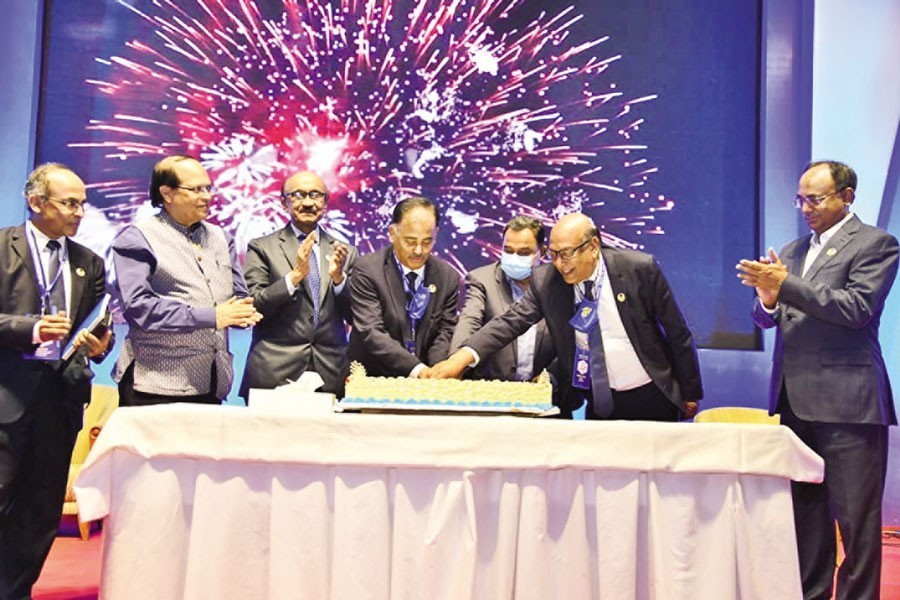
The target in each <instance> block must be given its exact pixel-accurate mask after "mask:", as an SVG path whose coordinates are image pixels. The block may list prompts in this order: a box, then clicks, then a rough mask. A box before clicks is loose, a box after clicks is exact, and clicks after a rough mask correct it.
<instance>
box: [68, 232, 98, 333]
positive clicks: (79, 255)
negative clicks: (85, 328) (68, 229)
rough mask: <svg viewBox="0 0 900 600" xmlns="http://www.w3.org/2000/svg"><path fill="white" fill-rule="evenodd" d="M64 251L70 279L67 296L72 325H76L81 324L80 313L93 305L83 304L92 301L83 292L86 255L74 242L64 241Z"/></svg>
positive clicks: (87, 310) (87, 265)
mask: <svg viewBox="0 0 900 600" xmlns="http://www.w3.org/2000/svg"><path fill="white" fill-rule="evenodd" d="M66 252H68V254H69V273H70V275H71V277H70V279H71V281H72V289H71V290H70V291H69V298H70V302H71V304H72V325H73V326H75V327H78V326H79V325H81V323H80V319H81V315H82V314H84V315H87V313H88V312H90V310H91V309H92V308H94V307H93V306H87V305H85V300H87V302H88V304H90V303H92V302H93V301H94V298H86V297H85V294H84V284H85V278H86V277H87V273H88V268H89V267H90V265H89V264H88V263H87V256H86V254H85V253H84V252H82V250H81V248H80V247H78V246H76V245H75V244H72V243H69V242H68V241H67V242H66Z"/></svg>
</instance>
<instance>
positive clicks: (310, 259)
mask: <svg viewBox="0 0 900 600" xmlns="http://www.w3.org/2000/svg"><path fill="white" fill-rule="evenodd" d="M281 196H282V198H283V200H284V206H285V208H286V209H287V211H288V213H289V214H290V216H291V220H290V222H289V223H288V224H287V225H286V226H285V227H284V228H283V229H281V230H279V231H276V232H274V233H271V234H269V235H267V236H265V237H262V238H259V239H257V240H253V241H252V242H250V246H249V248H248V249H247V259H246V261H245V263H244V279H245V281H246V282H247V288H248V289H249V290H250V295H251V296H252V297H253V302H254V306H255V307H256V309H257V310H258V311H259V312H260V313H262V315H263V317H264V318H263V320H262V322H261V323H260V324H259V325H257V326H256V327H255V328H254V329H253V341H252V342H251V343H250V352H249V354H248V355H247V368H246V370H245V371H244V380H243V382H242V383H241V391H240V394H241V396H243V397H244V398H247V396H248V394H249V390H250V388H267V389H271V388H274V387H277V386H279V385H283V384H285V383H288V380H297V379H298V378H299V377H300V375H302V374H303V373H304V372H306V371H313V372H315V373H318V374H319V375H320V376H321V377H322V380H323V381H324V382H325V384H324V385H323V386H322V391H324V392H330V393H332V394H336V395H338V396H342V395H343V392H344V379H346V377H347V373H348V369H347V364H348V363H347V326H346V323H347V322H349V321H350V303H349V300H348V298H347V297H348V296H349V293H348V292H347V290H346V287H347V275H348V274H349V272H350V271H351V270H352V269H353V264H354V262H356V256H357V251H356V248H354V247H353V246H348V245H347V244H343V243H341V242H339V241H338V240H337V239H335V238H334V237H332V236H331V235H329V234H328V232H326V231H325V230H323V229H322V228H321V227H320V226H319V221H320V220H321V219H322V216H323V215H324V214H325V209H326V207H327V204H328V189H327V188H326V187H325V183H324V182H323V181H322V179H321V178H320V177H319V176H318V175H316V174H315V173H311V172H309V171H302V172H300V173H296V174H294V175H292V176H291V177H289V178H288V179H287V180H286V181H285V182H284V185H283V186H282V189H281ZM301 240H302V241H301Z"/></svg>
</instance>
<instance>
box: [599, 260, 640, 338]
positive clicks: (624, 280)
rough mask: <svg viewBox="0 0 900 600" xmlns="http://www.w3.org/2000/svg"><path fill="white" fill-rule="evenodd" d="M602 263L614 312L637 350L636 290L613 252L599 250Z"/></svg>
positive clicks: (638, 299) (638, 300)
mask: <svg viewBox="0 0 900 600" xmlns="http://www.w3.org/2000/svg"><path fill="white" fill-rule="evenodd" d="M601 252H602V256H603V262H604V263H605V264H606V280H607V282H608V284H609V285H610V287H611V288H612V294H613V298H614V299H615V301H616V310H618V311H619V318H620V319H621V320H622V325H623V326H624V327H625V332H626V333H627V334H628V339H629V340H630V341H631V345H632V346H633V347H634V349H635V351H637V350H638V347H639V344H638V343H637V341H638V334H637V331H638V330H637V327H636V326H635V324H634V314H635V310H634V308H635V303H636V302H640V296H639V295H638V293H637V291H636V290H634V291H633V290H632V287H631V285H630V283H631V282H630V281H629V280H628V277H627V276H626V273H627V271H626V269H623V268H622V265H621V264H619V260H618V256H617V255H616V253H615V252H611V251H605V250H603V249H602V248H601Z"/></svg>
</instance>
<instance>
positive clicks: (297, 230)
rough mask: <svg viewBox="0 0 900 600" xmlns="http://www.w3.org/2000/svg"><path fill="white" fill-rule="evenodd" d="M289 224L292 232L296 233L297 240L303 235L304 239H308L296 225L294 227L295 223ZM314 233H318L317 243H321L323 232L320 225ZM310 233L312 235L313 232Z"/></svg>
mask: <svg viewBox="0 0 900 600" xmlns="http://www.w3.org/2000/svg"><path fill="white" fill-rule="evenodd" d="M288 224H289V225H290V226H291V231H293V232H294V237H295V238H299V237H300V236H301V235H302V236H303V237H306V235H307V234H305V233H303V232H302V231H300V229H299V228H298V227H297V226H296V225H294V222H293V221H289V223H288ZM313 231H314V232H315V233H316V243H319V242H321V241H322V230H321V229H320V228H319V226H318V225H316V228H315V229H313ZM310 233H312V231H311V232H310Z"/></svg>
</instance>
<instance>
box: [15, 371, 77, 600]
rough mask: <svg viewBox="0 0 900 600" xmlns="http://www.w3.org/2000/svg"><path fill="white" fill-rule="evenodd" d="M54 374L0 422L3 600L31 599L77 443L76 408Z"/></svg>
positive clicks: (53, 531)
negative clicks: (18, 413)
mask: <svg viewBox="0 0 900 600" xmlns="http://www.w3.org/2000/svg"><path fill="white" fill-rule="evenodd" d="M77 410H79V407H72V406H69V405H68V403H67V400H66V398H64V397H63V387H62V384H61V381H60V379H59V377H58V376H57V375H56V374H48V376H47V377H45V378H44V380H43V381H42V383H41V384H40V385H39V386H38V389H37V390H36V393H35V394H34V397H33V398H32V399H31V402H29V404H28V408H27V409H26V411H25V412H24V413H23V415H22V417H21V418H20V419H19V420H17V421H15V422H13V423H3V424H0V600H20V599H28V598H31V588H32V586H33V585H34V583H35V582H36V581H37V579H38V576H39V575H40V573H41V569H42V568H43V566H44V561H45V560H46V559H47V554H48V553H49V552H50V546H52V545H53V540H54V538H55V537H56V533H57V531H58V529H59V521H60V518H61V516H62V505H63V500H65V495H66V482H67V481H68V476H69V463H70V461H71V458H72V448H73V446H74V445H75V436H76V435H77V433H78V432H77V431H75V426H76V425H75V423H76V422H77V419H74V418H73V415H72V413H73V411H77Z"/></svg>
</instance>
